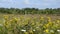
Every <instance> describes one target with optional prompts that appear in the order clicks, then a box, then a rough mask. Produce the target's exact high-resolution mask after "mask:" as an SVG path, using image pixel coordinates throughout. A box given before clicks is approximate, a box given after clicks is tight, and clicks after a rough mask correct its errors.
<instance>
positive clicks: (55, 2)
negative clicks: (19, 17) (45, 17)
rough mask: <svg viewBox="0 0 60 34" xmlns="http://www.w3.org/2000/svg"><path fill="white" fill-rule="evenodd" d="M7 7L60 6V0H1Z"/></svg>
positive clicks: (2, 5) (1, 5)
mask: <svg viewBox="0 0 60 34" xmlns="http://www.w3.org/2000/svg"><path fill="white" fill-rule="evenodd" d="M0 7H5V8H11V7H12V8H27V7H29V8H41V9H44V8H60V0H0Z"/></svg>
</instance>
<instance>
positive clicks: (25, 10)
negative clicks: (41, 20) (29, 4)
mask: <svg viewBox="0 0 60 34" xmlns="http://www.w3.org/2000/svg"><path fill="white" fill-rule="evenodd" d="M0 13H4V14H60V8H57V9H56V8H55V9H52V8H46V9H37V8H23V9H18V8H0Z"/></svg>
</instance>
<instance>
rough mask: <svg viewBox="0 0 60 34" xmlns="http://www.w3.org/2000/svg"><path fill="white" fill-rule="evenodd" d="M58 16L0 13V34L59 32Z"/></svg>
mask: <svg viewBox="0 0 60 34" xmlns="http://www.w3.org/2000/svg"><path fill="white" fill-rule="evenodd" d="M59 17H60V16H58V17H57V16H47V15H43V16H42V15H0V34H60V18H59Z"/></svg>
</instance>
